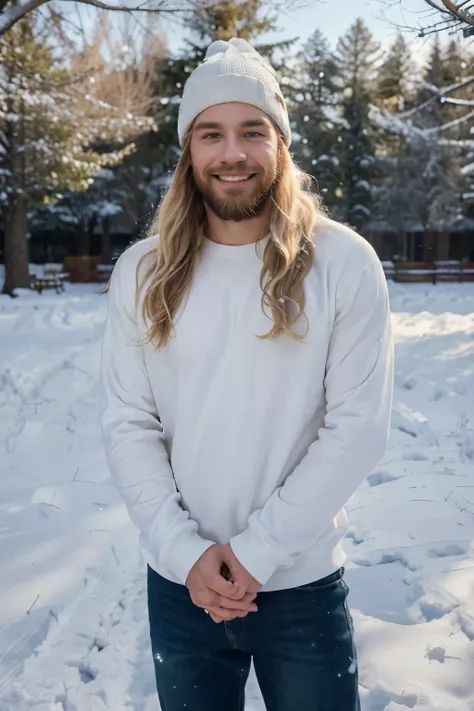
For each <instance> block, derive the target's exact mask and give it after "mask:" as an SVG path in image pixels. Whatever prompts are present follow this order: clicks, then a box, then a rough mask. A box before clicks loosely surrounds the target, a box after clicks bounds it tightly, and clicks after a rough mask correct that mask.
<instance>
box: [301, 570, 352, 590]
mask: <svg viewBox="0 0 474 711" xmlns="http://www.w3.org/2000/svg"><path fill="white" fill-rule="evenodd" d="M343 576H344V568H340V569H339V570H336V572H335V573H331V575H327V576H326V577H325V578H321V579H320V580H315V581H314V582H312V583H306V584H305V585H300V586H299V587H298V588H297V590H308V591H313V592H320V591H323V590H332V589H333V588H337V587H339V586H341V585H342V584H343Z"/></svg>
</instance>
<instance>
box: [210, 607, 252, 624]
mask: <svg viewBox="0 0 474 711" xmlns="http://www.w3.org/2000/svg"><path fill="white" fill-rule="evenodd" d="M208 612H209V615H210V616H211V617H216V618H218V619H219V621H220V622H230V621H231V620H235V619H237V618H238V617H247V614H248V613H247V612H243V611H242V610H228V609H226V608H225V607H213V608H212V609H211V610H209V611H208Z"/></svg>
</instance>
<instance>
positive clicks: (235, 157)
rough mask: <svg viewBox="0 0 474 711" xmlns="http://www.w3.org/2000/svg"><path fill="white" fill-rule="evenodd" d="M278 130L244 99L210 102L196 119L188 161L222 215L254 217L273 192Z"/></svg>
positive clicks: (208, 200) (224, 217)
mask: <svg viewBox="0 0 474 711" xmlns="http://www.w3.org/2000/svg"><path fill="white" fill-rule="evenodd" d="M278 145H279V143H278V135H277V131H276V129H275V127H274V125H273V123H272V121H271V120H270V118H269V117H268V115H267V114H265V113H264V112H263V111H261V110H260V109H257V108H256V107H254V106H250V105H248V104H240V103H237V102H235V103H229V104H220V105H218V106H212V107H211V108H209V109H206V110H205V111H203V112H202V113H201V114H200V115H199V116H198V117H197V119H196V120H195V122H194V125H193V129H192V137H191V163H192V169H193V176H194V181H195V183H196V186H197V188H198V190H199V192H200V193H201V195H202V196H203V198H204V200H205V202H206V203H207V205H208V207H209V208H210V209H211V210H212V211H213V212H214V213H215V214H216V215H217V216H218V217H220V218H221V219H222V220H232V221H234V222H240V221H241V220H248V219H250V218H252V217H256V216H257V215H259V214H260V213H261V211H262V210H263V208H264V205H265V203H266V202H267V200H268V198H269V197H270V195H271V194H272V191H273V187H274V185H275V182H276V179H277V171H278Z"/></svg>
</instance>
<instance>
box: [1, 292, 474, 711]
mask: <svg viewBox="0 0 474 711" xmlns="http://www.w3.org/2000/svg"><path fill="white" fill-rule="evenodd" d="M390 291H391V299H392V309H393V322H394V328H395V335H396V341H397V364H396V391H395V404H394V413H393V425H392V435H391V440H390V443H389V447H388V449H387V452H386V454H385V457H384V458H383V461H382V462H381V463H380V466H378V467H377V469H376V470H375V471H374V473H373V474H371V475H370V476H369V478H368V480H367V482H365V483H364V485H363V486H362V487H361V488H360V490H359V491H358V492H357V493H356V495H355V496H354V497H353V498H352V500H351V501H350V503H349V505H348V510H349V513H350V519H351V530H350V535H349V537H348V538H347V541H346V547H347V551H348V553H349V556H350V561H351V562H350V564H349V566H348V571H347V581H348V583H349V586H350V587H351V597H350V602H351V607H352V610H353V615H354V619H355V625H356V633H357V641H358V646H359V656H360V683H361V696H362V700H363V709H364V711H403V709H406V708H410V709H418V710H419V711H434V710H435V709H436V711H474V674H473V669H474V545H473V539H474V284H472V285H471V284H463V285H444V286H443V285H441V286H436V287H432V286H427V285H417V284H415V285H406V286H405V285H404V286H402V285H394V284H391V285H390ZM106 300H107V297H106V296H102V295H99V294H98V293H97V287H96V286H94V285H68V286H67V287H66V292H65V293H64V294H62V295H60V296H58V295H57V294H55V293H49V292H45V293H43V294H42V295H41V296H39V295H37V294H36V293H30V292H22V293H21V296H20V298H18V299H15V300H11V299H9V298H8V297H4V296H0V452H1V454H0V473H1V486H0V542H1V544H0V571H1V574H0V709H1V711H26V710H28V711H29V710H33V711H105V710H106V709H113V710H114V711H121V710H122V709H123V710H125V709H127V711H158V708H159V707H158V702H157V700H156V698H155V689H154V678H153V668H152V661H151V654H150V653H149V649H148V629H147V618H146V595H145V569H144V565H143V563H142V561H141V560H140V557H139V553H138V548H137V543H136V534H135V531H134V530H133V528H132V527H131V524H130V523H129V522H128V519H127V516H126V514H125V512H124V508H123V506H122V505H121V503H120V501H119V500H118V496H117V493H116V491H115V489H114V488H113V486H112V485H111V483H110V480H109V475H108V472H107V468H106V465H105V460H104V455H103V452H102V448H101V443H100V434H99V426H98V420H97V403H96V396H97V378H98V365H99V351H100V338H101V332H102V326H103V321H104V317H105V311H106ZM246 710H247V711H263V703H262V701H261V699H260V696H259V692H258V689H257V686H256V683H255V680H254V678H253V677H251V679H250V681H249V685H248V701H247V706H246ZM334 711H336V710H334Z"/></svg>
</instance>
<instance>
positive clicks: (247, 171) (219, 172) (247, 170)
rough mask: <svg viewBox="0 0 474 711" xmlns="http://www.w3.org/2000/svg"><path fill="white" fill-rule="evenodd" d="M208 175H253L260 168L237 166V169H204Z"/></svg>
mask: <svg viewBox="0 0 474 711" xmlns="http://www.w3.org/2000/svg"><path fill="white" fill-rule="evenodd" d="M206 172H207V174H208V175H255V174H256V173H259V172H260V168H252V167H250V166H249V167H248V168H247V167H245V168H239V169H238V170H231V169H229V170H222V169H219V170H212V169H210V170H208V171H206Z"/></svg>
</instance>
